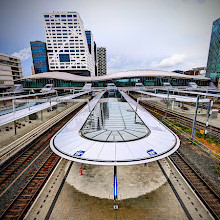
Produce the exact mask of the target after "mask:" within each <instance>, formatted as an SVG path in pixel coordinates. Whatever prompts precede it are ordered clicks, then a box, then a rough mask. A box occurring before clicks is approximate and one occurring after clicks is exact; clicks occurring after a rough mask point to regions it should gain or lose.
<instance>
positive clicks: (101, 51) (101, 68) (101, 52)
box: [97, 47, 107, 76]
mask: <svg viewBox="0 0 220 220" xmlns="http://www.w3.org/2000/svg"><path fill="white" fill-rule="evenodd" d="M97 57H98V76H102V75H106V73H107V64H106V48H105V47H98V48H97Z"/></svg>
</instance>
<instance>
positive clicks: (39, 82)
mask: <svg viewBox="0 0 220 220" xmlns="http://www.w3.org/2000/svg"><path fill="white" fill-rule="evenodd" d="M193 81H194V82H195V83H196V84H197V85H199V86H208V85H209V82H210V81H209V80H192V79H182V78H179V79H177V78H165V77H133V78H123V79H113V80H106V81H96V82H92V86H93V87H107V84H108V83H114V84H115V85H116V86H117V87H127V86H133V87H134V86H135V83H138V82H139V83H142V84H143V85H144V86H163V83H164V82H169V83H170V84H171V85H172V86H187V85H188V83H189V82H193ZM21 83H22V84H23V86H24V88H41V87H43V86H45V85H46V84H54V87H83V86H84V84H85V83H84V82H73V81H65V80H60V79H27V80H25V81H22V82H21Z"/></svg>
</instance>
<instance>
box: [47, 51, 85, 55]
mask: <svg viewBox="0 0 220 220" xmlns="http://www.w3.org/2000/svg"><path fill="white" fill-rule="evenodd" d="M58 51H59V52H85V50H58ZM48 52H49V53H52V52H53V50H48ZM55 52H57V50H55ZM81 55H82V54H81Z"/></svg>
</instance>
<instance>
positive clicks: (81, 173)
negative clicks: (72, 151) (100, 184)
mask: <svg viewBox="0 0 220 220" xmlns="http://www.w3.org/2000/svg"><path fill="white" fill-rule="evenodd" d="M82 169H83V168H82V167H80V175H81V176H82V175H83V172H82Z"/></svg>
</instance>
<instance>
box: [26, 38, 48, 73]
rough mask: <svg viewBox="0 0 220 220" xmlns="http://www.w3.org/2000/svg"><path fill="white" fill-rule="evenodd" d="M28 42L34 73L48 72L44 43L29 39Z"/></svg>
mask: <svg viewBox="0 0 220 220" xmlns="http://www.w3.org/2000/svg"><path fill="white" fill-rule="evenodd" d="M30 44H31V52H32V59H33V65H34V72H35V74H37V73H43V72H48V70H49V69H48V61H47V49H46V43H44V42H41V41H31V42H30Z"/></svg>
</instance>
